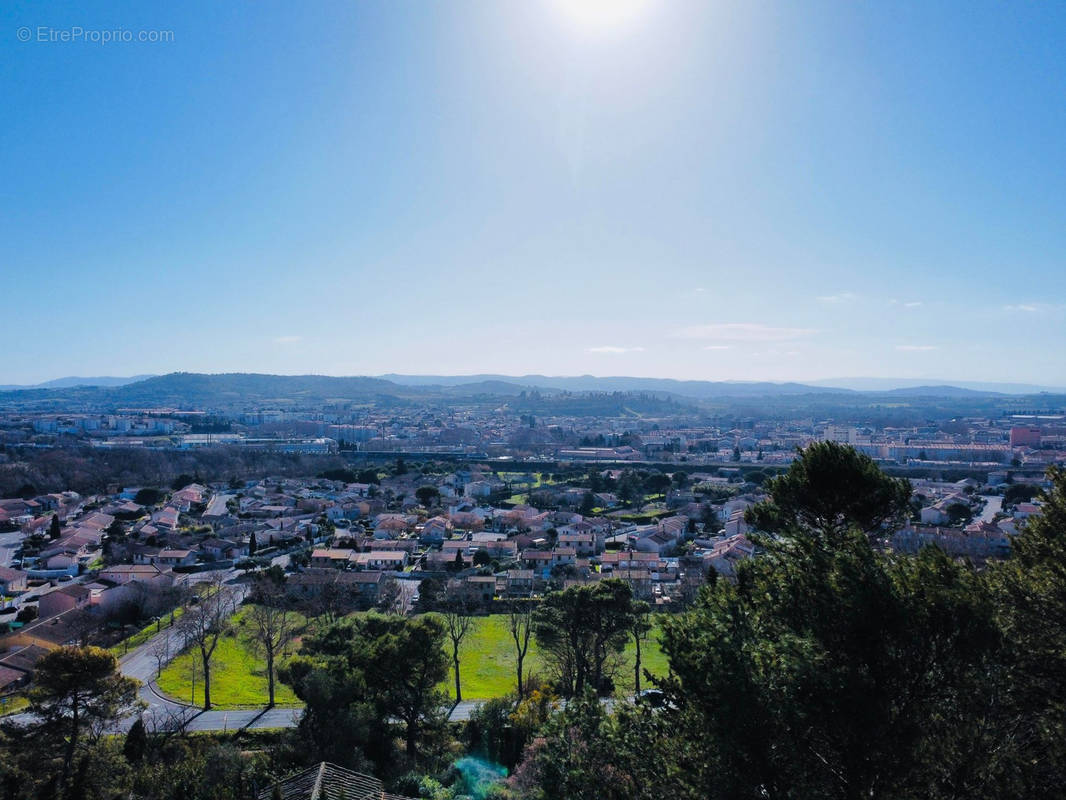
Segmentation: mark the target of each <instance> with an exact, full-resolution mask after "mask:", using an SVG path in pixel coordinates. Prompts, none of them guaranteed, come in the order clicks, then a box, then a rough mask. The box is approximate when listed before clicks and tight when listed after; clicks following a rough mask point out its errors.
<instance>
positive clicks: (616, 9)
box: [551, 0, 651, 33]
mask: <svg viewBox="0 0 1066 800" xmlns="http://www.w3.org/2000/svg"><path fill="white" fill-rule="evenodd" d="M650 3H651V0H551V5H552V6H554V7H555V8H556V9H557V10H558V12H559V14H560V15H561V16H562V17H564V18H565V19H566V20H567V21H568V22H570V24H572V25H573V26H574V27H575V28H579V29H581V30H583V31H587V32H590V33H594V32H600V31H607V30H612V29H616V28H622V27H625V26H626V25H628V24H630V23H632V22H634V21H635V20H636V19H637V18H639V17H640V16H641V14H642V13H643V12H644V10H645V9H646V8H647V7H648V6H649V5H650Z"/></svg>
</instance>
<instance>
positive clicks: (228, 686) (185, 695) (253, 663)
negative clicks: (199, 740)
mask: <svg viewBox="0 0 1066 800" xmlns="http://www.w3.org/2000/svg"><path fill="white" fill-rule="evenodd" d="M248 610H249V609H248V608H247V607H245V608H241V609H239V610H238V611H237V613H236V614H234V615H233V625H234V627H233V630H232V631H231V632H230V633H229V634H227V635H224V636H223V637H222V638H221V639H220V640H219V642H218V647H217V648H216V649H215V654H214V656H213V657H212V659H211V703H212V705H215V706H218V707H221V708H225V707H227V706H263V705H266V702H267V674H266V660H265V659H264V658H263V657H262V656H261V655H259V654H258V653H257V652H256V651H255V647H254V640H253V637H252V635H251V622H250V621H249V620H248V619H247V615H248ZM298 649H299V645H298V644H297V643H296V642H292V643H290V645H289V647H288V656H292V655H295V654H296V651H297V650H298ZM288 656H286V655H285V654H283V657H282V659H281V660H282V661H284V660H285V658H286V657H288ZM278 666H280V663H279V664H278ZM156 683H157V684H158V685H159V688H160V689H162V690H163V691H164V692H166V693H167V694H168V695H170V696H171V697H174V698H176V699H177V700H180V701H182V702H185V703H189V702H191V703H192V704H193V705H201V704H203V702H204V679H203V668H202V664H201V662H200V654H199V651H196V650H187V651H185V652H184V653H182V654H181V655H180V656H178V657H177V658H175V659H174V660H173V661H171V662H170V663H169V664H168V665H167V666H166V667H164V668H163V674H162V675H160V676H159V679H158V680H157V681H156ZM274 697H275V701H276V702H277V704H278V705H279V706H284V705H299V704H300V701H299V700H298V699H297V698H296V695H294V694H293V693H292V690H291V689H290V688H289V687H288V686H286V685H285V684H283V683H281V682H280V681H278V682H277V684H276V686H275V693H274Z"/></svg>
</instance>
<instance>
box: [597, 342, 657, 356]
mask: <svg viewBox="0 0 1066 800" xmlns="http://www.w3.org/2000/svg"><path fill="white" fill-rule="evenodd" d="M588 352H590V353H610V354H614V355H617V354H619V353H643V352H644V348H643V347H618V346H617V345H613V344H605V345H601V346H600V347H590V348H589V349H588Z"/></svg>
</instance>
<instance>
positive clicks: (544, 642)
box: [533, 578, 634, 697]
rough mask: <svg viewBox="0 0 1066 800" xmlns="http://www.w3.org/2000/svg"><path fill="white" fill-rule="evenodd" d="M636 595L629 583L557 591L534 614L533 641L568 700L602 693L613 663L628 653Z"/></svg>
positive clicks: (608, 582)
mask: <svg viewBox="0 0 1066 800" xmlns="http://www.w3.org/2000/svg"><path fill="white" fill-rule="evenodd" d="M633 614H634V609H633V590H632V589H631V588H630V586H629V584H628V583H626V582H625V581H621V580H618V579H616V578H608V579H607V580H603V581H599V582H598V583H592V584H586V585H583V586H572V587H570V588H569V589H565V590H563V591H560V592H552V593H551V594H549V595H548V596H547V597H545V598H544V601H543V602H542V603H541V605H540V607H539V608H538V609H537V610H536V611H535V612H534V616H533V622H534V636H535V637H536V640H537V645H538V647H539V648H540V652H541V655H542V657H543V658H544V660H545V661H546V662H547V663H548V665H549V668H550V669H551V670H552V672H553V673H554V677H555V680H556V683H557V684H558V687H559V690H560V691H561V692H562V693H563V694H564V695H566V696H568V697H573V696H576V695H581V694H583V693H584V691H585V690H586V688H588V689H592V690H594V691H601V690H603V689H605V688H607V686H608V684H607V681H606V680H605V679H607V678H611V677H612V673H613V671H614V670H613V669H612V666H613V665H612V663H611V662H612V661H613V660H614V659H615V657H616V656H618V655H619V654H620V653H621V652H622V650H623V649H624V648H625V645H626V640H627V638H628V636H629V631H630V628H631V626H632V621H633Z"/></svg>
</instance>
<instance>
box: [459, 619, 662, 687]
mask: <svg viewBox="0 0 1066 800" xmlns="http://www.w3.org/2000/svg"><path fill="white" fill-rule="evenodd" d="M657 636H658V627H656V628H653V629H652V631H651V632H650V633H649V634H648V639H647V641H646V642H644V645H643V647H642V648H641V670H642V671H643V670H644V669H647V670H649V671H650V672H651V673H652V674H655V675H665V674H666V670H667V664H666V656H664V655H663V653H662V651H661V650H660V649H659V642H658V638H657ZM635 654H636V648H635V647H634V646H633V643H632V642H630V643H629V645H628V647H626V651H625V653H624V655H623V666H622V672H621V673H620V674H619V676H618V688H619V689H621V690H622V691H625V692H631V691H632V689H633V661H634V657H635ZM448 656H449V659H450V658H451V649H450V645H449V648H448ZM459 657H460V663H459V675H460V678H461V681H462V686H463V699H464V700H487V699H489V698H492V697H500V696H501V695H505V694H507V693H508V692H513V691H514V690H515V687H516V685H517V679H516V673H515V649H514V640H513V639H511V632H510V630H508V627H507V615H506V614H493V615H492V616H488V617H477V618H476V619H475V620H474V627H473V629H472V630H471V631H470V633H468V634H467V638H466V640H465V641H464V642H463V646H462V648H461V649H460V651H459ZM524 667H525V670H526V672H527V673H529V672H534V673H540V674H542V675H544V673H545V672H546V670H545V667H544V662H543V660H542V659H541V657H540V654H539V653H538V652H537V643H536V642H535V641H532V640H530V643H529V652H528V653H527V654H526V661H525V664H524ZM545 677H546V676H545ZM448 680H449V682H448V687H447V688H448V696H449V697H454V696H455V675H454V673H453V674H452V675H451V676H450V677H449V679H448ZM641 685H642V687H643V678H642V679H641Z"/></svg>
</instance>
